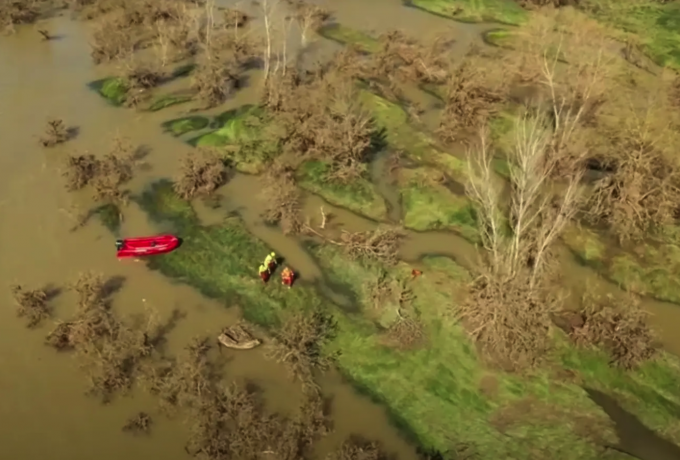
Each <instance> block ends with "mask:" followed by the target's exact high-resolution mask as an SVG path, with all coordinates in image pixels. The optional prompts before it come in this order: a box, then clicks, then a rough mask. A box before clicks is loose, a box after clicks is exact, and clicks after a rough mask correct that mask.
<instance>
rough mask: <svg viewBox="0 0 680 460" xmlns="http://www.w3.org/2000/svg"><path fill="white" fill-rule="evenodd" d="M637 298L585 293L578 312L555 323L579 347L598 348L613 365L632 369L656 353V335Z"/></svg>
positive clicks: (565, 313) (627, 295) (558, 319)
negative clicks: (607, 356)
mask: <svg viewBox="0 0 680 460" xmlns="http://www.w3.org/2000/svg"><path fill="white" fill-rule="evenodd" d="M648 316H649V315H648V313H647V312H645V311H644V310H643V309H642V307H641V305H640V301H639V299H638V298H637V297H636V296H634V295H633V294H626V296H625V297H624V298H623V299H620V298H615V297H613V296H612V295H608V296H604V297H602V296H597V295H594V294H593V293H592V292H590V291H586V293H585V294H584V296H583V300H582V309H581V310H580V311H579V312H573V311H571V312H569V311H565V312H562V314H561V315H560V316H558V317H557V320H556V323H557V324H558V326H560V327H561V328H562V329H563V330H564V331H565V332H566V333H567V334H568V335H569V337H570V338H571V339H572V340H573V341H574V343H576V344H577V345H579V346H585V347H600V348H602V349H604V350H605V351H606V352H607V353H609V355H610V356H611V360H612V364H613V365H616V366H619V367H622V368H624V369H633V368H635V367H637V366H638V365H640V364H641V363H643V362H645V361H647V360H649V359H651V358H652V357H653V356H655V354H656V352H657V343H658V342H657V336H656V334H655V332H654V331H653V330H652V329H651V328H650V327H649V324H648V322H647V318H648Z"/></svg>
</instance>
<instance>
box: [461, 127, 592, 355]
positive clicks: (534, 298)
mask: <svg viewBox="0 0 680 460" xmlns="http://www.w3.org/2000/svg"><path fill="white" fill-rule="evenodd" d="M516 132H517V138H516V144H515V148H514V150H513V152H512V158H511V159H510V160H511V165H510V182H511V190H512V194H511V197H510V203H509V206H504V201H503V200H502V194H503V187H502V186H501V184H499V181H498V179H497V178H496V177H495V176H494V174H493V171H492V166H491V160H492V158H491V155H490V153H489V150H490V149H489V147H488V145H486V142H485V140H484V139H483V140H482V144H481V147H480V148H479V150H478V155H479V156H478V157H474V156H470V157H469V165H470V170H469V178H470V180H469V182H468V184H467V190H468V194H469V196H470V197H471V199H472V200H473V201H474V202H475V203H476V205H477V209H478V222H479V228H480V232H481V239H482V245H483V247H484V248H485V253H484V255H483V264H482V267H483V268H482V271H481V273H480V276H479V278H477V279H476V280H475V282H474V283H473V284H472V289H471V295H470V298H469V299H468V300H467V301H466V302H465V303H464V304H463V307H462V309H461V317H462V319H463V321H464V323H465V324H466V325H467V327H468V328H469V331H470V334H471V336H472V337H473V339H474V340H475V341H477V342H478V343H479V345H480V347H481V348H482V349H483V351H484V352H485V353H486V354H487V356H488V357H489V358H490V359H491V360H493V361H495V362H496V363H497V364H500V365H502V366H504V367H508V368H511V367H522V366H530V365H533V364H535V363H536V361H537V360H540V358H541V357H543V356H545V353H546V351H547V349H548V348H549V346H550V338H549V330H550V313H551V312H552V311H554V309H555V308H557V304H556V298H555V296H554V295H553V294H552V293H551V290H553V286H550V284H549V280H550V276H551V273H550V270H549V268H550V265H549V262H550V248H551V246H552V244H553V243H554V242H555V241H556V239H557V237H558V236H559V235H560V233H561V232H562V230H563V229H564V227H565V226H566V225H567V223H568V222H569V221H570V220H571V219H572V217H573V216H574V214H575V212H576V211H577V209H578V202H579V199H580V188H579V183H580V180H581V177H582V176H583V170H582V169H580V168H578V167H576V166H575V169H573V170H572V172H571V174H570V175H569V176H567V178H566V184H564V185H563V187H561V190H560V189H557V188H556V187H553V186H552V185H551V184H550V183H549V178H550V176H551V172H552V169H553V168H554V167H555V164H556V162H557V160H558V159H559V153H558V152H557V151H555V150H554V147H553V146H554V143H553V141H552V139H553V136H554V135H555V131H552V130H551V128H550V125H549V124H548V123H546V121H545V119H544V118H543V119H542V118H538V119H536V118H534V119H532V118H526V117H525V118H524V119H523V120H521V121H520V123H519V125H518V126H517V128H516ZM508 226H509V227H510V235H509V236H508V231H507V227H508Z"/></svg>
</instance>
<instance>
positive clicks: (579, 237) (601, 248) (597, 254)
mask: <svg viewBox="0 0 680 460" xmlns="http://www.w3.org/2000/svg"><path fill="white" fill-rule="evenodd" d="M562 240H563V241H564V243H565V244H566V245H567V247H568V248H569V249H570V250H571V252H572V253H573V254H574V255H575V256H576V258H577V259H578V261H579V263H581V264H583V265H588V266H592V267H594V268H597V269H602V268H604V263H605V260H606V258H607V247H606V245H605V244H604V243H603V242H602V241H601V239H600V237H599V235H598V234H597V233H595V232H594V231H593V230H591V229H589V228H586V227H581V226H576V225H572V226H570V227H567V228H566V229H565V231H564V233H563V235H562Z"/></svg>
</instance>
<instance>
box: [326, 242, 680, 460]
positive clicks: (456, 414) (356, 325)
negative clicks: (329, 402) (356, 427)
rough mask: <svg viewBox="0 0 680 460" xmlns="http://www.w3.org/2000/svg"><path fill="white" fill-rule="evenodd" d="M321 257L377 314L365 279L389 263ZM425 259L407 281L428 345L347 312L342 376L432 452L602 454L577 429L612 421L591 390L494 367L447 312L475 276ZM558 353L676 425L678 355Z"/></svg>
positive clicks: (657, 424)
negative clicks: (464, 447) (623, 366)
mask: <svg viewBox="0 0 680 460" xmlns="http://www.w3.org/2000/svg"><path fill="white" fill-rule="evenodd" d="M317 257H318V259H319V260H320V261H321V264H322V268H323V269H324V271H325V272H327V273H328V274H330V275H331V277H332V278H333V279H337V280H342V281H343V283H344V285H345V286H347V287H349V288H353V289H354V294H355V296H356V298H357V299H359V301H360V303H361V306H362V308H363V310H364V311H367V312H368V311H374V307H373V303H372V298H371V296H370V292H369V291H368V289H367V286H370V282H371V281H375V280H377V279H379V278H380V277H382V276H384V275H385V272H384V269H383V268H382V267H380V266H378V265H375V264H368V263H357V262H348V261H347V260H346V259H345V258H343V257H342V256H341V255H340V254H339V253H338V252H337V250H336V249H335V248H331V247H322V248H320V249H318V250H317ZM424 264H425V269H424V273H425V274H424V275H423V276H422V277H420V278H418V280H417V281H415V282H410V283H409V285H408V288H409V289H411V290H412V292H413V294H414V296H415V300H414V303H413V310H414V311H415V312H416V313H415V314H416V315H417V317H418V319H419V321H420V322H421V323H422V324H423V327H424V330H425V331H426V334H427V337H428V340H429V342H428V345H427V346H425V347H423V348H422V349H418V350H414V351H396V350H393V349H389V348H387V347H385V346H383V345H382V344H381V341H380V340H379V334H380V330H381V326H380V324H378V323H377V322H371V321H368V320H367V319H366V318H365V317H351V318H350V317H343V318H341V320H340V321H339V324H340V333H339V334H338V337H337V339H336V342H335V344H334V345H335V347H337V349H338V350H340V351H342V354H341V355H340V357H339V361H338V363H339V366H340V368H341V370H342V371H343V373H344V374H345V375H347V377H348V378H349V379H350V380H351V381H352V382H354V384H355V385H357V386H358V387H359V388H361V389H362V390H363V391H365V392H366V393H368V394H370V395H371V396H372V397H373V398H374V399H375V400H377V401H380V402H383V403H385V404H386V405H387V406H388V408H389V410H390V413H391V414H392V415H393V417H395V419H396V420H397V421H398V422H399V424H400V425H402V426H404V425H405V428H406V429H407V430H408V431H409V433H410V434H411V435H412V436H413V437H414V438H415V439H417V441H418V442H419V443H420V444H421V445H422V446H424V447H426V448H429V449H434V450H439V451H445V450H447V449H449V448H450V447H451V440H455V441H456V442H459V443H465V444H468V445H471V446H472V447H473V448H474V450H475V451H476V452H477V453H478V455H479V457H478V458H481V459H498V458H530V455H529V452H530V451H541V452H543V453H544V454H545V455H546V458H560V459H566V460H572V459H573V460H577V459H578V460H581V459H596V458H599V457H598V455H597V448H596V447H595V446H593V445H591V444H589V443H588V442H586V441H585V440H584V439H583V438H582V437H580V436H579V434H578V433H577V429H578V427H579V426H582V423H583V422H584V421H586V420H594V421H600V422H601V421H604V420H606V416H605V414H604V413H603V412H602V411H601V410H600V408H599V407H598V406H596V405H595V404H594V403H593V402H592V401H591V400H590V399H589V398H588V396H587V394H586V393H585V391H584V390H583V389H582V388H581V387H580V386H578V385H576V384H572V383H569V382H568V381H565V379H563V378H560V377H558V376H557V375H553V374H552V373H551V372H549V371H547V370H545V371H543V370H540V371H538V372H537V373H536V374H535V375H534V376H532V377H521V376H517V375H508V374H504V373H493V372H490V371H488V370H486V369H485V367H484V366H483V365H482V364H481V363H480V362H479V361H478V359H477V356H476V352H475V348H474V347H473V346H471V345H470V343H469V342H468V341H467V339H466V337H465V334H464V332H463V331H462V330H461V329H460V327H459V326H458V325H457V324H456V323H455V322H454V321H453V319H452V317H451V315H450V314H449V312H450V308H451V303H452V302H455V299H452V298H451V294H450V293H451V292H455V291H456V290H457V289H464V285H465V283H466V282H467V281H468V280H469V276H468V275H467V273H466V272H465V271H464V270H463V269H462V268H460V267H459V266H457V265H456V264H455V263H453V262H452V261H451V260H450V259H446V258H441V257H436V258H426V259H425V260H424ZM409 270H410V267H408V266H406V265H400V266H399V267H398V268H397V269H396V270H394V271H390V272H388V273H387V275H386V276H387V280H388V281H389V280H391V279H394V280H395V281H403V280H405V279H407V278H408V272H409ZM388 308H389V306H388ZM559 351H560V352H559V354H558V356H557V359H558V362H559V363H560V364H562V365H564V367H566V368H567V369H570V370H573V371H576V372H578V373H579V375H582V376H583V378H584V380H585V382H586V384H587V385H588V386H590V387H593V388H597V389H600V390H602V391H604V392H606V393H608V394H612V393H616V394H617V395H618V396H620V397H621V398H622V399H624V400H626V401H627V405H626V406H627V407H626V408H627V409H628V410H631V411H632V412H633V413H635V414H636V415H638V416H639V417H640V418H641V419H642V420H644V421H645V423H647V424H648V426H650V427H653V428H655V429H660V428H666V427H668V426H669V425H668V424H669V423H675V425H676V426H677V420H674V415H675V411H676V409H675V408H674V406H673V404H677V402H678V400H679V399H678V394H679V393H678V391H677V390H678V386H679V385H678V383H677V380H674V379H677V378H678V377H680V373H679V372H678V370H677V360H675V359H674V358H670V357H667V356H664V357H663V358H662V359H661V360H660V361H659V362H656V363H650V364H648V365H645V366H643V368H642V369H640V370H639V371H637V372H635V373H625V372H622V371H619V370H616V369H612V368H610V367H609V366H608V364H607V363H608V357H607V356H604V355H603V354H601V353H597V352H591V351H587V352H583V351H576V350H574V349H572V348H571V347H569V346H566V344H561V346H560V347H559ZM482 377H485V378H487V379H491V380H493V381H495V383H496V390H495V394H494V395H489V394H488V393H485V392H484V391H483V389H482V386H481V385H480V381H481V379H482ZM527 401H531V404H526V402H527ZM499 414H504V417H501V418H503V421H504V422H509V423H508V424H506V425H505V428H506V430H507V431H506V434H504V435H502V434H501V433H500V432H498V431H497V430H496V428H495V427H494V426H493V425H492V423H490V421H491V420H493V419H494V418H495V417H496V416H498V415H499ZM607 434H608V435H609V436H611V435H613V433H607Z"/></svg>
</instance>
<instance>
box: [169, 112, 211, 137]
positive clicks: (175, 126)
mask: <svg viewBox="0 0 680 460" xmlns="http://www.w3.org/2000/svg"><path fill="white" fill-rule="evenodd" d="M208 125H210V119H209V118H207V117H201V116H193V117H183V118H176V119H174V120H169V121H166V122H164V123H163V124H162V125H161V126H162V127H163V130H164V131H165V132H167V133H171V134H172V135H173V136H181V135H183V134H186V133H190V132H192V131H200V130H201V129H205V128H207V127H208Z"/></svg>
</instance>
